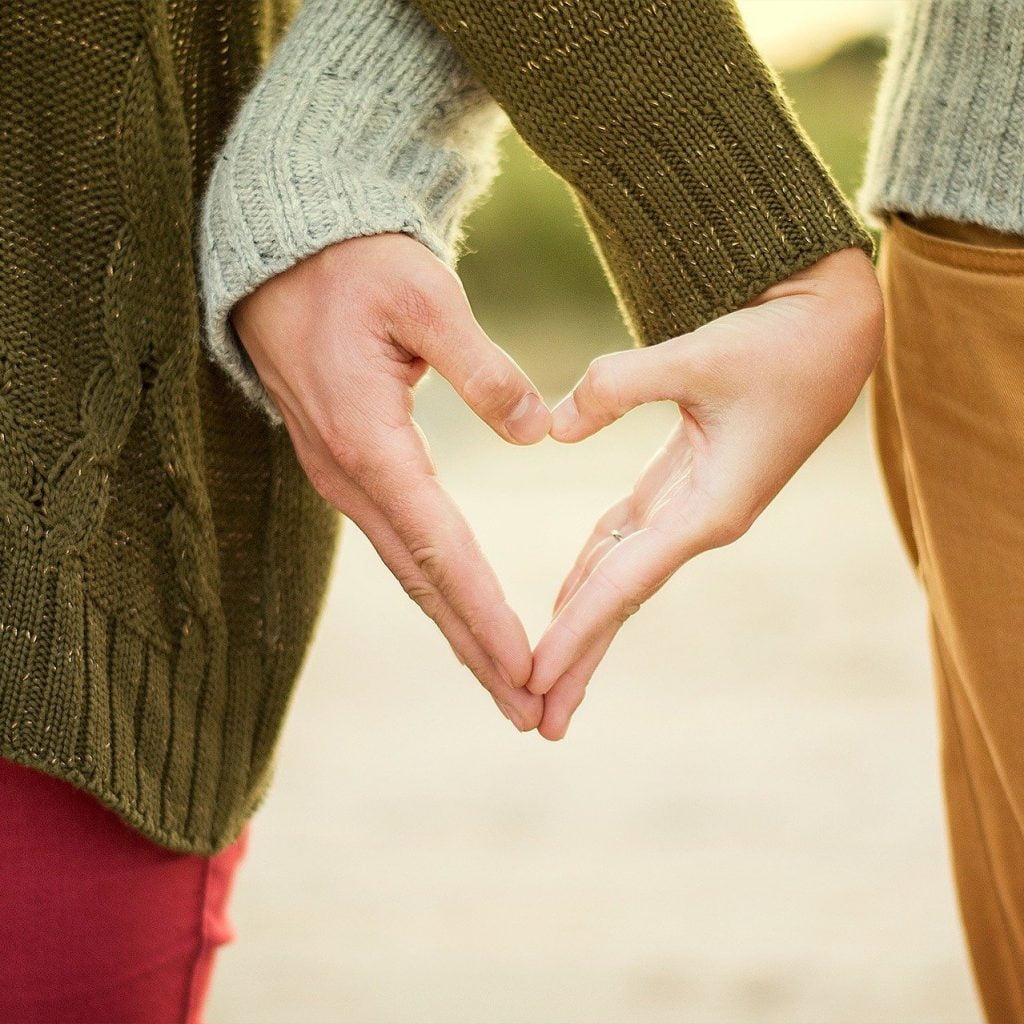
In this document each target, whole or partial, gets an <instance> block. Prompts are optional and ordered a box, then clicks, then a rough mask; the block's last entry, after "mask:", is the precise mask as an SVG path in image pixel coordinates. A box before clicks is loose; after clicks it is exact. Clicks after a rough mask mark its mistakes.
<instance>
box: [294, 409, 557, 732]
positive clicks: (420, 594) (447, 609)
mask: <svg viewBox="0 0 1024 1024" xmlns="http://www.w3.org/2000/svg"><path fill="white" fill-rule="evenodd" d="M283 417H284V419H285V422H286V425H287V426H288V430H289V432H290V433H291V435H292V437H293V438H301V439H302V443H301V446H300V449H299V450H298V451H299V453H300V461H301V462H302V465H303V468H304V469H305V470H306V472H307V473H309V474H310V475H311V477H312V478H315V479H316V480H318V481H320V484H319V486H318V487H317V490H318V491H320V492H321V493H323V494H324V496H325V497H327V498H328V500H330V501H331V502H332V504H334V505H335V506H336V507H338V508H339V509H340V510H341V511H343V512H344V513H345V514H346V515H347V516H348V517H349V518H350V519H351V520H352V521H353V522H354V523H355V524H356V526H358V527H359V529H360V530H362V532H363V533H364V534H365V535H366V537H367V538H368V539H369V541H370V543H371V544H372V545H373V547H374V549H375V550H376V551H377V553H378V555H380V557H381V559H382V561H383V562H384V564H385V565H386V566H387V567H388V569H390V570H391V573H392V575H394V576H395V577H396V579H398V581H399V582H400V583H401V585H402V587H403V589H404V590H405V591H406V593H408V594H409V596H410V597H412V598H413V599H414V600H415V601H416V602H417V604H419V605H420V607H421V608H422V610H423V611H424V612H425V613H426V614H427V615H428V616H429V617H430V618H431V619H433V620H434V622H435V623H436V624H437V625H438V627H439V628H440V630H441V632H442V633H443V634H444V636H445V638H446V639H447V641H448V643H449V645H450V647H451V648H452V651H453V653H454V654H455V656H456V658H457V659H458V660H459V662H460V663H461V664H463V665H465V666H467V667H469V669H470V670H471V671H472V672H473V674H474V675H475V676H476V677H477V679H478V680H479V681H480V683H481V684H482V685H483V686H484V687H485V689H487V690H488V691H489V692H490V693H491V696H492V697H493V698H494V701H495V703H496V704H497V705H498V707H499V708H501V709H502V711H503V713H505V714H506V716H507V717H509V719H510V720H511V721H512V722H513V723H514V724H515V725H516V726H517V728H519V729H521V730H524V731H525V730H528V729H532V728H535V727H536V725H537V723H538V722H539V721H540V717H541V714H542V713H543V700H542V698H540V697H535V696H533V695H531V694H528V693H526V692H525V691H524V690H521V689H517V688H516V687H513V686H510V685H509V683H508V682H506V680H505V678H504V677H503V673H502V670H501V668H500V666H499V665H498V664H496V663H495V662H494V660H493V659H492V658H491V657H490V656H489V655H488V654H487V653H486V652H485V651H484V650H483V648H482V647H481V645H480V643H479V641H478V640H477V639H476V637H474V636H473V633H472V631H471V630H470V629H469V627H468V626H467V625H466V623H465V622H463V621H462V619H461V618H460V617H459V615H458V614H457V613H456V612H455V610H454V609H453V608H452V607H451V605H450V604H449V602H448V601H447V600H446V598H445V597H444V595H443V594H441V593H440V592H439V591H438V590H437V588H436V587H434V586H433V585H432V584H431V583H430V582H429V581H428V580H427V579H426V577H425V576H424V574H423V573H422V571H421V570H420V568H419V567H418V566H417V565H416V563H415V561H414V560H413V558H412V556H411V554H410V553H409V550H408V548H407V547H406V545H405V543H404V542H403V540H402V539H401V537H399V536H398V533H397V532H396V531H395V529H394V527H393V526H392V525H391V523H389V522H388V519H387V517H386V516H385V515H383V514H382V513H381V512H380V510H379V509H378V508H377V506H376V505H375V504H374V502H373V501H372V500H371V498H370V496H369V495H368V494H366V492H365V491H364V490H363V489H362V488H361V487H359V485H358V484H356V483H355V482H354V481H352V480H351V479H350V478H348V477H347V476H346V475H345V474H343V473H341V472H339V470H338V467H337V465H336V464H335V462H334V460H333V458H332V457H331V455H330V452H329V451H328V450H327V446H326V445H325V444H324V443H323V441H322V440H321V439H320V438H319V436H318V435H316V432H315V431H314V432H310V431H308V430H306V429H305V428H304V427H303V426H302V424H301V422H300V421H299V420H298V419H297V418H295V417H294V416H293V415H292V413H291V409H290V407H288V406H287V405H286V406H285V407H284V409H283ZM326 480H330V481H331V485H330V486H325V484H324V483H323V481H326Z"/></svg>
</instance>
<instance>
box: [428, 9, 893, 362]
mask: <svg viewBox="0 0 1024 1024" xmlns="http://www.w3.org/2000/svg"><path fill="white" fill-rule="evenodd" d="M412 2H413V3H414V4H415V6H416V7H417V8H418V9H419V10H420V11H422V12H423V13H424V14H425V15H426V16H427V17H428V18H429V19H431V21H432V22H433V23H434V24H436V25H437V27H439V28H440V29H441V30H442V31H443V32H444V33H445V35H446V36H447V37H448V38H449V39H450V40H451V42H452V43H453V44H454V46H455V48H456V49H457V50H458V51H459V52H460V53H461V54H462V55H463V56H464V57H465V59H466V61H467V63H468V64H469V65H470V66H471V67H472V68H473V70H474V71H475V72H476V73H477V74H478V75H479V77H480V80H481V81H482V83H483V84H484V85H485V86H486V87H487V89H488V90H489V92H490V93H491V95H492V96H494V98H495V99H496V100H497V102H498V103H500V104H501V106H502V107H503V108H504V110H505V111H506V113H507V114H508V115H509V118H510V119H511V121H512V124H513V125H514V126H515V128H516V129H517V130H518V132H519V133H520V135H521V136H522V137H523V139H524V140H525V141H526V142H527V144H528V145H529V146H530V147H531V148H532V149H533V150H534V152H535V153H536V154H537V155H538V156H539V157H540V158H541V159H542V160H543V161H544V162H545V163H546V164H548V166H549V167H551V168H552V169H553V170H554V171H555V172H556V173H557V174H559V175H560V176H561V177H562V178H563V179H564V180H565V181H566V182H567V183H568V184H569V186H570V187H571V189H572V190H573V192H574V194H575V198H576V200H577V203H578V205H579V207H580V210H581V212H582V214H583V217H584V220H585V221H586V224H587V226H588V228H589V230H590V233H591V236H592V238H593V239H594V241H595V242H596V245H597V248H598V251H599V253H600V255H601V257H602V261H603V263H604V267H605V270H606V272H607V274H608V277H609V280H610V282H611V285H612V287H613V289H614V290H615V292H616V296H617V298H618V300H619V304H620V307H621V308H622V309H623V312H624V314H625V316H626V319H627V322H628V324H629V326H630V328H631V330H632V332H633V334H634V336H635V337H636V338H637V339H638V340H639V341H640V342H642V343H644V344H653V343H656V342H660V341H664V340H666V339H667V338H670V337H674V336H676V335H679V334H683V333H686V332H687V331H690V330H693V329H694V328H696V327H698V326H700V325H701V324H703V323H706V322H708V321H710V320H712V319H714V318H716V317H718V316H721V315H723V314H725V313H728V312H730V311H732V310H734V309H736V308H738V307H739V306H741V305H743V304H744V303H746V302H747V301H748V300H750V299H751V298H753V297H755V296H756V295H758V294H759V293H761V292H763V291H764V290H765V289H766V288H768V287H770V286H771V285H772V284H775V283H777V282H778V281H780V280H782V279H784V278H786V277H788V276H789V275H791V274H793V273H795V272H796V271H798V270H801V269H803V268H805V267H808V266H810V265H811V264H813V263H815V262H817V261H818V260H819V259H821V258H822V257H824V256H826V255H828V254H829V253H831V252H834V251H837V250H839V249H843V248H846V247H849V246H860V247H861V248H863V249H864V250H865V251H867V252H868V253H869V254H871V253H872V251H873V244H872V242H871V239H870V236H869V235H868V233H867V231H866V230H865V228H864V226H863V225H862V224H861V222H860V221H859V220H858V218H857V216H856V214H855V213H854V212H853V211H852V209H851V208H850V206H849V205H848V203H847V202H846V200H845V199H844V197H843V195H842V194H841V192H840V191H839V188H838V186H837V185H836V183H835V182H834V180H833V179H832V177H831V176H830V174H829V172H828V171H827V170H826V168H825V167H824V166H823V164H822V162H821V160H820V158H819V157H818V155H817V154H816V152H815V150H814V148H813V146H812V145H811V143H810V142H809V141H808V139H807V138H806V136H805V135H804V134H803V132H802V131H801V130H800V128H799V126H798V124H797V122H796V120H795V118H794V115H793V113H792V111H791V109H790V107H789V105H788V104H787V101H786V99H785V97H784V96H783V94H782V92H781V89H780V87H779V83H778V81H777V80H776V78H775V77H774V76H773V75H772V73H771V71H770V70H769V69H768V68H767V66H766V65H765V64H764V62H763V61H762V60H761V58H760V57H759V55H758V54H757V52H756V50H755V49H754V47H753V46H752V44H751V42H750V40H749V38H748V37H747V35H746V32H745V29H744V27H743V23H742V20H741V18H740V16H739V14H738V12H737V10H736V8H735V6H734V4H733V3H732V0H642V2H641V0H634V2H631V3H623V2H622V0H505V2H502V3H495V2H493V0H412Z"/></svg>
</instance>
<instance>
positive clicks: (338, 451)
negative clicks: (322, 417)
mask: <svg viewBox="0 0 1024 1024" xmlns="http://www.w3.org/2000/svg"><path fill="white" fill-rule="evenodd" d="M320 437H321V440H322V441H323V443H324V446H325V447H326V448H327V452H328V454H329V455H330V456H331V458H332V459H333V460H334V463H335V465H336V466H337V467H338V468H339V469H340V470H341V471H342V472H343V473H345V474H346V475H347V476H350V477H353V478H358V477H361V476H364V475H365V473H366V469H367V466H368V462H369V460H368V456H367V446H366V445H365V444H360V443H357V442H356V441H354V440H353V438H352V432H351V430H350V429H348V428H343V427H341V426H340V425H337V424H329V425H327V426H325V427H322V428H321V429H320Z"/></svg>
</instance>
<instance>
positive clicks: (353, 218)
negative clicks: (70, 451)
mask: <svg viewBox="0 0 1024 1024" xmlns="http://www.w3.org/2000/svg"><path fill="white" fill-rule="evenodd" d="M507 124H508V122H507V120H506V119H505V118H504V116H503V114H502V113H501V111H500V109H499V108H498V107H497V106H496V105H495V103H494V102H493V100H492V99H491V97H490V96H489V95H488V94H487V93H486V92H485V91H484V90H483V89H482V88H481V86H480V85H479V83H478V82H477V81H476V78H475V77H474V76H473V75H472V74H471V73H470V72H469V70H468V69H467V68H466V66H465V63H464V62H463V61H462V59H461V58H460V57H459V55H458V54H457V53H456V52H455V51H454V50H453V49H452V48H451V46H450V45H449V44H448V42H447V41H446V40H445V38H444V37H443V36H442V35H441V34H440V33H439V32H438V31H437V30H436V29H435V28H433V27H432V26H431V25H430V23H429V22H427V21H426V20H425V19H424V18H423V17H422V16H421V15H419V14H418V13H417V12H416V11H415V10H414V9H412V8H410V7H409V6H408V4H406V3H405V2H404V0H306V2H305V4H304V5H303V7H302V9H301V10H300V11H299V13H298V15H297V16H296V18H295V21H294V22H293V24H292V25H291V27H290V29H289V31H288V34H287V36H286V37H285V39H284V40H283V42H282V43H281V45H280V46H279V47H278V48H277V50H276V51H275V53H274V56H273V58H272V60H271V61H270V64H269V66H268V67H267V69H266V70H265V72H264V73H263V75H262V76H261V77H260V80H259V82H258V83H257V85H256V87H255V89H253V91H252V92H251V94H250V95H249V96H248V97H247V99H246V101H245V103H244V104H243V106H242V108H241V110H240V111H239V112H238V115H237V117H236V118H235V121H234V124H233V125H232V128H231V131H230V133H229V136H228V139H227V143H226V145H225V146H224V149H223V152H222V153H221V154H220V155H219V156H218V158H217V160H216V162H215V164H214V170H213V173H212V175H211V179H210V183H209V186H208V190H207V193H206V197H205V200H204V203H203V213H202V222H201V234H200V254H201V269H202V285H203V293H204V306H205V309H206V334H205V337H206V342H207V346H208V350H209V353H210V355H211V356H212V357H213V358H214V359H215V360H217V361H218V362H219V363H220V364H221V366H223V368H224V369H225V371H226V372H227V373H228V375H229V376H230V377H231V379H232V380H233V381H235V382H236V384H237V385H238V386H239V388H240V389H241V390H242V393H243V394H244V395H245V396H246V397H247V398H248V399H249V400H250V401H252V402H253V403H254V404H255V405H256V406H257V407H258V408H260V409H261V411H263V412H264V413H265V415H266V416H267V417H268V419H269V421H270V422H271V423H274V424H280V423H281V417H280V414H279V413H278V411H277V409H276V408H275V406H274V403H273V400H272V399H271V397H270V396H269V394H268V393H267V391H266V388H265V387H264V386H263V384H262V382H261V381H260V379H259V376H258V375H257V373H256V371H255V368H254V367H253V365H252V362H251V360H250V359H249V357H248V354H247V353H246V351H245V348H244V346H243V345H242V344H241V343H240V341H239V339H238V336H237V334H236V333H235V331H234V328H233V326H232V324H231V321H230V318H229V315H230V312H231V309H232V307H233V306H234V305H235V303H236V302H237V301H238V300H239V299H241V298H243V297H244V296H245V295H248V294H249V293H250V292H252V291H254V290H255V289H256V288H257V287H258V286H259V285H261V284H262V283H263V282H264V281H266V280H267V279H268V278H270V277H273V276H274V275H275V274H277V273H280V272H281V271H282V270H285V269H286V268H288V267H289V266H291V265H292V264H294V263H297V262H298V261H299V260H301V259H304V258H305V257H307V256H310V255H312V254H313V253H315V252H317V251H319V250H320V249H323V248H324V247H325V246H327V245H330V244H331V243H333V242H338V241H341V240H343V239H347V238H352V237H356V236H359V235H371V234H379V233H382V232H391V231H398V232H404V233H406V234H409V235H412V236H413V237H414V238H417V239H419V241H421V242H422V243H423V244H424V245H426V246H427V247H428V248H430V249H431V250H432V251H433V252H434V254H435V255H437V256H438V257H439V258H440V259H442V260H444V261H445V262H446V263H449V264H452V263H454V262H455V259H456V248H457V244H458V242H459V240H460V237H461V236H460V225H461V222H462V218H463V217H464V216H465V214H466V213H467V212H468V210H469V209H470V207H471V206H472V204H473V203H474V202H475V201H476V200H478V199H479V197H480V194H481V192H482V191H483V190H484V189H485V188H486V187H487V185H488V184H489V183H490V181H491V180H492V179H493V177H494V175H495V173H496V171H497V156H496V145H495V143H496V141H497V138H498V136H499V134H500V131H501V129H502V128H504V127H507Z"/></svg>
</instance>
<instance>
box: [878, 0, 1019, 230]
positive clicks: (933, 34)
mask: <svg viewBox="0 0 1024 1024" xmlns="http://www.w3.org/2000/svg"><path fill="white" fill-rule="evenodd" d="M898 9H899V16H898V19H897V23H896V27H895V30H894V32H893V36H892V40H891V45H890V48H889V58H888V60H887V63H886V68H885V73H884V75H883V78H882V85H881V89H880V91H879V95H878V103H877V106H876V108H875V119H874V127H873V130H872V135H871V144H870V147H869V154H868V162H867V173H866V176H865V181H864V185H863V187H862V189H861V191H860V194H859V197H858V199H859V204H860V207H861V209H862V211H863V212H864V213H865V214H866V215H868V216H869V218H872V219H874V220H875V221H876V223H877V222H884V219H885V217H886V215H887V214H888V213H890V212H893V211H905V212H907V213H911V214H915V215H917V216H922V217H924V216H936V217H946V218H949V219H950V220H961V221H973V222H974V223H977V224H983V225H985V226H987V227H991V228H996V229H997V230H1000V231H1008V232H1012V233H1015V234H1024V2H1022V0H913V2H908V3H901V4H899V5H898Z"/></svg>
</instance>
